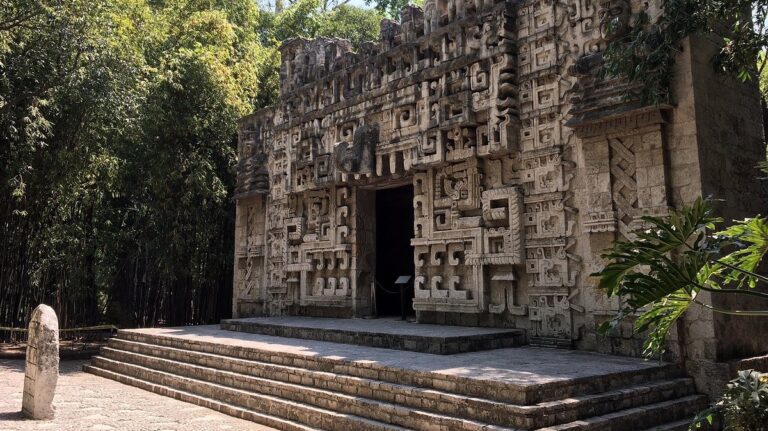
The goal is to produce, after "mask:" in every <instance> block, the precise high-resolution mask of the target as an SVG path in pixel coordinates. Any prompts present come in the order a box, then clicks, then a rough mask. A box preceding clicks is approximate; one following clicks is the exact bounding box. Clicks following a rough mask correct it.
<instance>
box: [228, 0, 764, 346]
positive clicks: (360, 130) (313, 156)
mask: <svg viewBox="0 0 768 431" xmlns="http://www.w3.org/2000/svg"><path fill="white" fill-rule="evenodd" d="M644 7H647V8H649V9H650V13H651V15H653V14H654V13H658V9H657V7H656V3H653V2H652V3H651V4H650V5H648V4H646V3H644V2H635V1H633V2H627V1H623V0H613V1H602V2H598V3H595V2H592V1H591V0H574V1H570V2H551V1H543V0H535V1H534V0H528V1H520V2H511V1H510V2H504V1H497V2H493V1H487V2H485V1H479V0H478V1H475V2H459V1H458V0H439V1H432V0H429V1H427V3H426V4H425V7H424V10H423V11H422V10H421V9H419V8H413V7H408V8H406V9H404V11H403V14H402V15H403V19H402V22H401V23H396V22H392V21H384V22H382V32H381V40H380V41H379V42H378V43H376V44H373V43H371V44H367V45H365V46H364V47H363V48H362V49H361V50H360V52H357V53H354V52H352V51H351V48H350V45H349V43H348V42H346V41H342V40H336V39H327V38H321V39H316V40H312V41H309V40H304V39H295V40H290V41H287V42H286V43H285V44H284V45H283V46H282V48H281V53H282V66H281V93H280V94H281V101H280V103H279V104H278V105H276V106H273V107H270V108H268V109H264V110H262V111H259V112H256V113H254V114H252V115H251V116H248V117H246V118H244V119H242V120H241V122H240V147H239V151H240V160H241V162H240V163H241V165H240V167H239V171H238V172H239V176H238V188H237V196H236V198H237V199H238V209H237V211H238V215H237V217H238V220H237V232H236V244H237V249H236V257H235V268H236V277H235V298H234V311H235V314H236V315H251V314H272V315H275V314H284V313H290V314H311V315H328V316H330V315H336V316H360V315H365V314H368V313H369V312H370V309H371V304H370V289H371V283H372V280H373V276H374V274H375V270H376V269H375V256H372V253H375V250H376V247H375V219H374V216H375V211H373V208H374V207H375V204H374V200H375V196H374V194H373V192H372V190H375V189H378V188H383V187H392V186H397V185H402V184H412V185H413V188H414V200H413V208H414V232H415V234H414V237H413V239H412V241H411V244H412V246H413V247H414V262H415V265H416V270H415V272H416V273H415V277H414V288H415V298H414V299H413V307H414V309H416V310H417V313H418V318H419V320H420V321H423V322H437V323H453V324H468V325H484V326H511V327H518V328H524V329H527V330H528V335H529V338H530V340H531V341H532V342H534V343H538V344H549V345H565V346H571V345H574V344H575V345H576V346H577V347H579V348H583V349H589V350H598V351H605V352H613V353H623V354H639V353H640V343H639V341H638V340H637V338H635V337H633V336H632V335H631V328H630V327H629V326H627V327H625V328H623V329H622V330H620V331H618V332H617V333H616V334H613V335H612V336H609V337H599V336H598V335H597V334H596V331H595V328H596V327H597V325H599V324H600V323H601V322H602V321H604V320H605V319H608V318H609V317H610V316H611V315H612V313H613V312H614V310H615V309H616V308H617V305H618V304H617V303H616V301H609V300H608V299H607V298H605V296H604V295H603V294H602V293H600V292H598V291H597V290H596V289H595V287H594V286H595V284H596V280H594V279H592V278H590V277H589V274H590V273H592V272H594V271H595V270H597V269H599V268H600V267H601V264H602V263H601V261H600V259H599V254H600V252H601V251H602V250H604V249H605V248H606V247H608V246H610V244H611V243H613V242H614V241H616V240H617V239H621V238H624V237H626V236H628V235H630V232H631V231H632V230H633V229H637V228H640V227H643V224H642V222H641V221H640V217H641V216H643V215H647V214H651V215H663V214H666V213H667V212H668V210H669V208H670V207H673V206H677V205H681V204H682V203H685V202H690V201H692V200H693V199H694V198H695V197H697V196H699V195H701V194H702V193H708V192H713V193H720V192H722V193H723V194H725V195H727V197H728V198H730V197H731V196H735V195H736V194H737V193H738V192H739V190H741V187H742V186H744V187H746V185H747V184H746V183H742V182H740V180H737V179H733V178H731V177H730V176H733V175H746V173H744V172H737V169H738V168H737V167H736V165H738V166H744V164H749V163H752V161H756V160H758V159H759V158H760V155H761V154H762V149H761V148H760V147H759V139H760V138H761V136H762V131H761V130H760V119H759V110H757V111H754V112H753V111H752V109H753V108H754V102H755V100H757V99H756V98H755V97H756V94H755V93H754V89H750V88H748V87H746V86H743V85H741V84H735V83H731V84H729V85H730V86H731V87H732V88H733V89H732V90H729V91H731V94H729V96H728V97H729V98H732V99H733V100H734V103H736V101H737V100H738V104H739V106H740V108H739V109H740V110H742V111H743V112H742V111H738V110H737V111H733V112H732V113H730V114H726V111H727V110H728V109H730V107H729V108H725V107H724V106H723V105H722V104H720V103H719V101H720V100H726V99H718V97H719V96H718V95H717V94H718V93H719V91H720V90H718V88H720V87H718V86H720V85H722V84H721V82H720V81H718V79H719V78H717V77H715V76H713V75H712V74H707V73H704V72H702V69H703V68H705V66H704V65H703V63H702V61H703V60H702V59H703V58H705V57H704V55H705V54H702V53H700V52H699V51H698V50H690V49H689V50H685V51H684V52H683V54H682V55H681V59H680V61H679V62H678V65H677V66H676V67H677V69H679V70H678V73H677V75H676V84H675V103H676V105H675V106H653V107H643V106H640V105H639V104H638V103H635V102H631V101H629V100H628V99H627V97H626V95H627V93H628V91H629V90H630V89H631V88H629V87H628V84H627V83H625V82H622V81H618V80H611V81H606V80H600V79H598V77H597V74H596V71H597V69H598V68H599V66H600V64H601V62H602V57H601V54H600V53H601V50H602V49H604V48H605V46H606V44H607V43H608V42H609V41H611V40H613V39H614V38H616V37H618V36H621V35H622V34H624V33H625V32H626V31H628V30H629V28H630V27H629V25H630V23H631V16H632V14H633V13H636V12H638V11H639V10H640V8H644ZM609 22H611V23H612V24H608V23H609ZM709 70H711V68H710V69H709ZM731 87H728V88H731ZM734 122H735V123H734ZM723 128H725V129H726V130H730V131H731V132H729V133H728V134H725V133H723ZM718 140H727V141H728V142H738V144H734V145H736V146H739V154H740V155H738V156H736V155H734V154H733V153H730V152H729V150H727V149H726V148H723V147H719V146H718V144H717V142H718ZM742 150H743V151H742ZM708 154H709V155H708ZM721 165H723V166H721ZM725 165H728V166H731V167H730V168H725V169H723V168H724V166H725ZM752 165H754V163H752ZM714 171H718V172H722V173H723V178H721V179H720V180H718V179H716V178H715V179H712V178H714V177H710V178H707V177H706V175H708V173H709V172H714ZM702 172H704V173H705V174H702ZM726 177H728V178H726ZM715 185H717V187H715ZM724 197H725V196H724ZM761 199H762V196H761V197H760V198H759V199H754V201H755V202H758V201H759V202H764V201H763V200H761ZM745 200H746V199H745V196H743V195H742V196H740V197H736V199H735V200H734V203H733V206H734V207H739V208H746V206H742V204H743V203H744V202H745ZM755 212H757V211H755ZM729 214H731V213H729ZM733 214H736V213H735V212H734V213H733ZM709 328H710V329H709V330H710V331H711V332H713V333H714V331H715V329H714V328H713V326H712V325H710V326H709ZM678 353H679V352H678Z"/></svg>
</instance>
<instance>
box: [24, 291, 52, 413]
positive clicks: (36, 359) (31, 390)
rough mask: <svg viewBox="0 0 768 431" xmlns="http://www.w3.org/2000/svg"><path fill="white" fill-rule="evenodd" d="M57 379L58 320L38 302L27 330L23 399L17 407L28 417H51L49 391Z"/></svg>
mask: <svg viewBox="0 0 768 431" xmlns="http://www.w3.org/2000/svg"><path fill="white" fill-rule="evenodd" d="M58 380H59V320H58V318H57V317H56V312H54V311H53V309H52V308H51V307H49V306H47V305H45V304H40V305H38V306H37V308H35V311H33V312H32V318H31V319H30V321H29V332H28V333H27V362H26V364H25V369H24V399H23V401H22V407H21V411H22V413H23V414H24V416H26V417H28V418H30V419H52V418H53V415H54V407H53V395H54V394H55V392H56V382H57V381H58Z"/></svg>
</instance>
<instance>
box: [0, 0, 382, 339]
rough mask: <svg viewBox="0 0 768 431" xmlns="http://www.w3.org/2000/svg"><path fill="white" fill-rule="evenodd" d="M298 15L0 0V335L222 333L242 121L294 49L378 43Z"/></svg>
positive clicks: (356, 24) (203, 3)
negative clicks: (195, 329) (47, 320)
mask: <svg viewBox="0 0 768 431" xmlns="http://www.w3.org/2000/svg"><path fill="white" fill-rule="evenodd" d="M324 7H325V6H324V5H321V4H320V3H319V2H317V1H315V0H301V1H299V2H297V3H294V4H293V5H292V6H291V7H290V8H288V9H286V10H285V11H283V12H282V13H274V12H269V11H264V10H261V9H259V8H258V6H257V5H256V3H255V2H253V1H252V0H163V1H150V0H67V1H63V0H0V143H1V144H0V194H1V195H2V197H0V286H2V288H0V322H2V323H3V324H6V325H11V326H13V325H20V324H23V323H24V322H25V321H26V318H27V315H28V313H29V312H30V311H31V309H32V308H34V306H36V305H37V303H39V302H47V303H50V304H51V305H53V306H54V307H55V308H56V310H57V312H58V313H59V315H60V318H61V320H62V326H63V327H68V326H74V325H78V324H90V323H97V322H99V321H104V320H106V321H110V322H114V323H122V324H126V325H154V324H163V323H165V324H184V323H199V322H208V321H216V320H218V319H219V318H220V317H223V316H226V315H227V313H229V310H230V307H231V300H230V298H231V296H230V295H231V284H232V261H233V257H232V251H233V238H232V236H233V230H234V227H233V225H232V221H233V219H234V214H233V205H232V199H231V198H232V192H233V188H234V180H235V177H234V166H235V164H236V139H235V132H236V129H235V127H236V120H237V119H238V118H239V117H241V116H243V115H245V114H247V113H249V112H251V111H252V110H253V109H255V108H258V107H261V106H264V105H265V104H268V103H270V102H272V101H274V98H275V97H276V94H277V87H278V75H277V71H278V66H279V54H278V51H277V47H278V46H279V44H280V43H282V41H283V40H284V39H286V38H290V37H296V36H304V37H314V36H317V35H328V36H340V37H348V38H350V39H351V40H353V42H354V43H360V42H361V41H362V40H363V39H365V38H376V37H377V35H378V19H379V18H380V16H381V15H380V14H379V13H377V12H375V11H363V10H361V9H357V8H352V7H349V6H343V7H339V8H337V9H329V10H324Z"/></svg>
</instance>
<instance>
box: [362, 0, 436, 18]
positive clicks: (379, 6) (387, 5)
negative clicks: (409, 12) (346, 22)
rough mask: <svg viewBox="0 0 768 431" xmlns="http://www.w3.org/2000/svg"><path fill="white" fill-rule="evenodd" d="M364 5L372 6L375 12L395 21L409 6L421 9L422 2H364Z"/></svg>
mask: <svg viewBox="0 0 768 431" xmlns="http://www.w3.org/2000/svg"><path fill="white" fill-rule="evenodd" d="M365 4H367V5H371V4H373V5H374V7H375V8H376V10H377V11H379V12H381V13H383V14H386V16H387V17H388V18H392V19H397V18H399V17H400V11H401V10H402V9H403V8H404V7H406V6H408V5H409V4H410V5H414V6H419V7H423V6H424V0H365Z"/></svg>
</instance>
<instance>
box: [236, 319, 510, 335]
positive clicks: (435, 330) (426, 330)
mask: <svg viewBox="0 0 768 431" xmlns="http://www.w3.org/2000/svg"><path fill="white" fill-rule="evenodd" d="M229 321H231V322H246V323H258V324H264V325H277V326H290V327H294V328H313V329H330V330H335V331H352V332H365V333H374V334H391V335H411V336H421V337H445V338H448V337H468V336H473V335H486V334H504V333H508V332H519V330H515V329H505V328H480V327H470V326H447V325H427V324H423V323H413V322H408V321H405V320H400V318H399V317H397V318H381V319H354V320H350V319H329V318H327V317H296V316H286V317H249V318H243V319H229Z"/></svg>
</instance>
